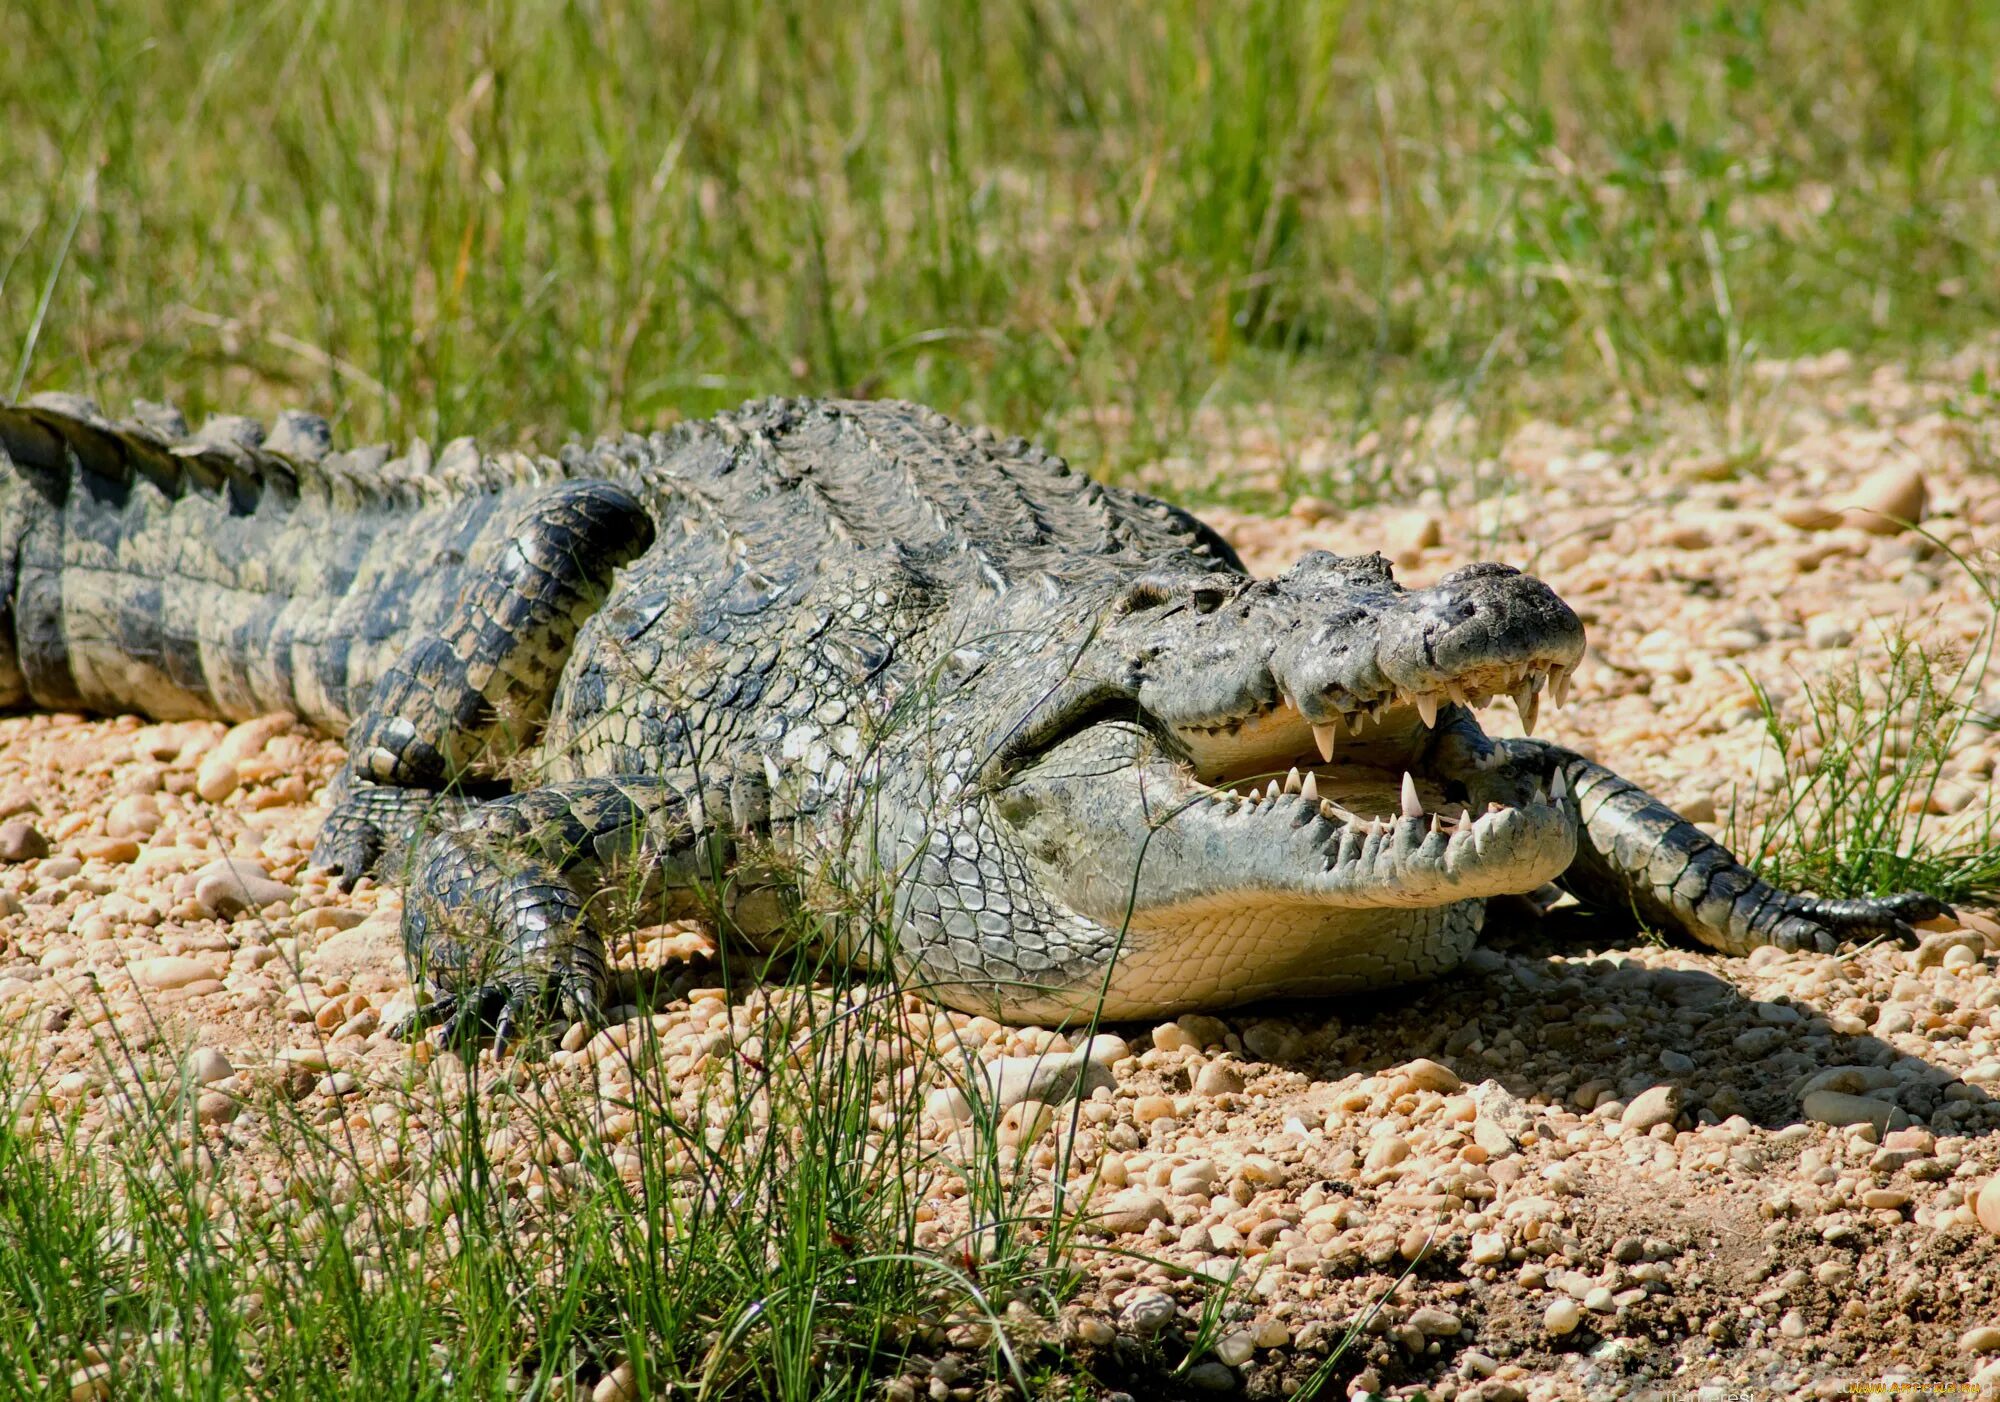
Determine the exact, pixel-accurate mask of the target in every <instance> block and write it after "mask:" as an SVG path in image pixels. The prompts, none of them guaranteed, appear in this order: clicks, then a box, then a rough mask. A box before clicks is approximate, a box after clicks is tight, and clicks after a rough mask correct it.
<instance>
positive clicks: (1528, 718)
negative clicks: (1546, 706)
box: [1514, 677, 1542, 735]
mask: <svg viewBox="0 0 2000 1402" xmlns="http://www.w3.org/2000/svg"><path fill="white" fill-rule="evenodd" d="M1514 709H1515V710H1517V711H1519V712H1520V713H1521V730H1522V732H1523V733H1525V734H1528V735H1533V734H1534V733H1535V717H1536V716H1537V715H1539V714H1540V713H1541V709H1542V698H1541V695H1540V693H1538V692H1537V691H1536V690H1535V679H1534V678H1533V677H1527V678H1524V679H1523V680H1522V682H1521V684H1520V685H1519V686H1517V687H1515V688H1514Z"/></svg>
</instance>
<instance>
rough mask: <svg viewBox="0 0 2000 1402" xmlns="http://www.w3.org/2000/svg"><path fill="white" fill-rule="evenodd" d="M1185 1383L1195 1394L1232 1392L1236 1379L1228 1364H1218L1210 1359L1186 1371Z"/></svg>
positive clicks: (1234, 1389) (1234, 1388)
mask: <svg viewBox="0 0 2000 1402" xmlns="http://www.w3.org/2000/svg"><path fill="white" fill-rule="evenodd" d="M1187 1381H1188V1386H1189V1387H1191V1388H1193V1389H1194V1390H1195V1391H1196V1392H1234V1391H1236V1383H1237V1378H1236V1373H1235V1371H1234V1370H1233V1369H1231V1368H1230V1366H1229V1365H1228V1364H1226V1363H1218V1362H1217V1361H1216V1360H1214V1359H1212V1358H1211V1359H1209V1360H1208V1361H1207V1362H1205V1363H1197V1364H1195V1365H1194V1367H1192V1368H1190V1369H1188V1370H1187Z"/></svg>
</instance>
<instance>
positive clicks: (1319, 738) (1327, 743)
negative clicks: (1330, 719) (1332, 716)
mask: <svg viewBox="0 0 2000 1402" xmlns="http://www.w3.org/2000/svg"><path fill="white" fill-rule="evenodd" d="M1339 733H1340V732H1339V731H1337V730H1335V729H1334V728H1333V725H1332V724H1331V723H1329V724H1326V725H1316V726H1314V727H1313V743H1314V744H1315V745H1317V746H1319V757H1320V758H1321V759H1323V760H1325V761H1326V762H1327V763H1328V764H1332V763H1333V740H1334V737H1335V736H1336V735H1338V734H1339Z"/></svg>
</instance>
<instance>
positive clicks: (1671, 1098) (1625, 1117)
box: [1618, 1084, 1683, 1133]
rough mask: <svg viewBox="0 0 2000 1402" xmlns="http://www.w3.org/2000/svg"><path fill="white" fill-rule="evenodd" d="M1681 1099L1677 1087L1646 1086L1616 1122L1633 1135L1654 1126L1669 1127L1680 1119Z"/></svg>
mask: <svg viewBox="0 0 2000 1402" xmlns="http://www.w3.org/2000/svg"><path fill="white" fill-rule="evenodd" d="M1682 1099H1683V1097H1682V1093H1681V1088H1680V1087H1679V1086H1677V1085H1672V1084H1667V1085H1657V1086H1648V1087H1647V1088H1646V1089H1645V1090H1642V1091H1640V1092H1639V1094H1637V1095H1636V1096H1634V1097H1633V1098H1632V1102H1631V1104H1629V1105H1627V1106H1626V1107H1625V1112H1624V1113H1623V1114H1622V1115H1620V1116H1619V1117H1618V1122H1619V1123H1620V1124H1622V1125H1624V1126H1625V1128H1627V1129H1629V1130H1632V1131H1633V1132H1635V1133H1644V1132H1645V1131H1647V1130H1649V1129H1651V1128H1652V1127H1653V1126H1654V1125H1670V1124H1672V1123H1673V1122H1674V1121H1675V1120H1677V1119H1679V1118H1680V1114H1681V1104H1682Z"/></svg>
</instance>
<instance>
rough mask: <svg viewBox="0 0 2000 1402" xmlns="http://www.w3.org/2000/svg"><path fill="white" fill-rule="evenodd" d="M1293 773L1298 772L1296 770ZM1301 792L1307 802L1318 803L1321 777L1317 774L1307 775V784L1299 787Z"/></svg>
mask: <svg viewBox="0 0 2000 1402" xmlns="http://www.w3.org/2000/svg"><path fill="white" fill-rule="evenodd" d="M1293 772H1294V773H1296V772H1297V771H1296V770H1294V771H1293ZM1299 792H1300V794H1302V795H1304V797H1305V801H1306V802H1307V803H1318V802H1319V775H1317V774H1308V775H1306V777H1305V782H1304V783H1302V784H1300V785H1299Z"/></svg>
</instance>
